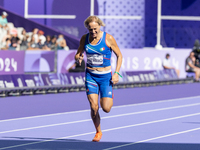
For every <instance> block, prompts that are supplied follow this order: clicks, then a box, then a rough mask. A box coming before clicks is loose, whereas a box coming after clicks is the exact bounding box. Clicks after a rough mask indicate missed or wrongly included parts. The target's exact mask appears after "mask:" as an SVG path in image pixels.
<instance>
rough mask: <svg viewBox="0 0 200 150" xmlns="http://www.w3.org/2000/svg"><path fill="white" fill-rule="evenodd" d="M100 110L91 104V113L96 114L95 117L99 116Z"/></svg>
mask: <svg viewBox="0 0 200 150" xmlns="http://www.w3.org/2000/svg"><path fill="white" fill-rule="evenodd" d="M98 110H99V106H98V105H97V104H91V111H92V112H93V113H94V115H96V114H97V112H98Z"/></svg>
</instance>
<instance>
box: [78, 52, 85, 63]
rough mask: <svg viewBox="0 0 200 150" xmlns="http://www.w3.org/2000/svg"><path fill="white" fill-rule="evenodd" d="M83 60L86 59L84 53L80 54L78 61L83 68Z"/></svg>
mask: <svg viewBox="0 0 200 150" xmlns="http://www.w3.org/2000/svg"><path fill="white" fill-rule="evenodd" d="M83 58H84V54H83V53H82V54H80V56H79V59H78V62H79V65H80V66H81V62H82V61H83Z"/></svg>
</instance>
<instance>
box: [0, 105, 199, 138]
mask: <svg viewBox="0 0 200 150" xmlns="http://www.w3.org/2000/svg"><path fill="white" fill-rule="evenodd" d="M197 105H200V103H195V104H190V105H181V106H174V107H166V108H159V109H151V110H145V111H139V112H133V113H125V114H120V115H113V116H107V117H102V118H101V119H109V118H116V117H123V116H129V115H136V114H143V113H150V112H156V111H163V110H170V109H177V108H184V107H191V106H197ZM87 121H91V119H84V120H78V121H71V122H63V123H57V124H50V125H43V126H36V127H29V128H22V129H15V130H8V131H1V132H0V134H5V133H11V132H19V131H26V130H33V129H39V128H47V127H54V126H60V125H67V124H74V123H83V122H87Z"/></svg>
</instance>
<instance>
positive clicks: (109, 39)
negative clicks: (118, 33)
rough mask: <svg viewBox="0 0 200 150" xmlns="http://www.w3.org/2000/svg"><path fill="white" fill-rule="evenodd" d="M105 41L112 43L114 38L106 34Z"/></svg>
mask: <svg viewBox="0 0 200 150" xmlns="http://www.w3.org/2000/svg"><path fill="white" fill-rule="evenodd" d="M106 40H108V41H112V40H114V37H113V36H112V35H111V34H109V33H106Z"/></svg>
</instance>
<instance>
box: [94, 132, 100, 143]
mask: <svg viewBox="0 0 200 150" xmlns="http://www.w3.org/2000/svg"><path fill="white" fill-rule="evenodd" d="M101 137H102V132H97V133H96V134H95V137H94V138H93V140H92V141H93V142H99V141H100V140H101Z"/></svg>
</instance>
